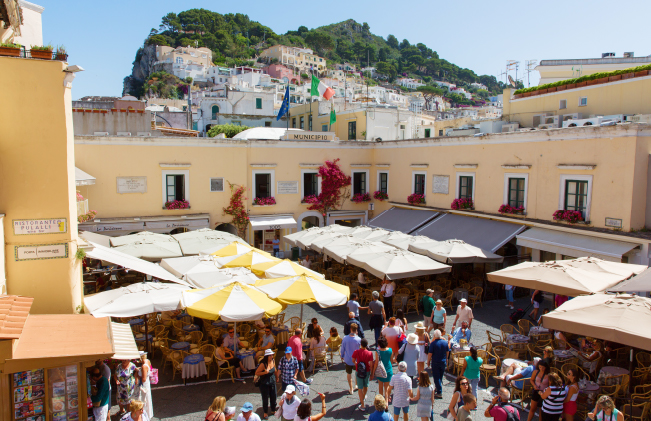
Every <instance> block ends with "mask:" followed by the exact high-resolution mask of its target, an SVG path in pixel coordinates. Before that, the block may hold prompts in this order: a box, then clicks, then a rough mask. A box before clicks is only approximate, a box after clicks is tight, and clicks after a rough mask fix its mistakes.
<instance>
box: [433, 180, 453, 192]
mask: <svg viewBox="0 0 651 421" xmlns="http://www.w3.org/2000/svg"><path fill="white" fill-rule="evenodd" d="M449 185H450V176H449V175H434V176H432V193H440V194H448V190H449Z"/></svg>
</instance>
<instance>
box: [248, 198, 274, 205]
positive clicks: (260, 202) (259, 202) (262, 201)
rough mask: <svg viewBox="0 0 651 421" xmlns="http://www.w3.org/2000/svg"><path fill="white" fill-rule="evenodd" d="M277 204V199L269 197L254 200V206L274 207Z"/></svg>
mask: <svg viewBox="0 0 651 421" xmlns="http://www.w3.org/2000/svg"><path fill="white" fill-rule="evenodd" d="M275 204H276V198H275V197H273V196H269V197H256V198H255V199H253V206H272V205H275Z"/></svg>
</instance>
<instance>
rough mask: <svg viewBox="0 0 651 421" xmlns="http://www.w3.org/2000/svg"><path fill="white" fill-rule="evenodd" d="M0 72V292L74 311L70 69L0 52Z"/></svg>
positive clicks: (78, 298)
mask: <svg viewBox="0 0 651 421" xmlns="http://www.w3.org/2000/svg"><path fill="white" fill-rule="evenodd" d="M0 74H3V75H11V76H10V78H11V83H5V84H4V86H3V91H2V101H0V127H2V130H0V144H1V145H2V153H1V154H0V179H1V180H2V184H0V198H1V200H0V213H2V214H4V218H2V221H3V230H4V257H5V259H6V261H5V272H6V284H5V285H4V286H3V288H2V291H0V292H2V293H9V294H15V295H24V296H28V297H34V304H33V307H32V311H33V313H73V312H79V311H80V310H81V303H82V297H83V290H82V283H81V260H79V259H77V257H76V253H77V250H78V237H77V231H78V230H77V206H76V203H75V166H74V137H73V130H72V101H71V92H70V91H71V89H70V88H71V81H72V79H73V77H74V76H73V73H71V72H68V71H67V63H64V62H61V61H49V60H34V59H21V58H10V57H0Z"/></svg>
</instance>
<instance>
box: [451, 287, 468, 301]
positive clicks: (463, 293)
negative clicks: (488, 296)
mask: <svg viewBox="0 0 651 421" xmlns="http://www.w3.org/2000/svg"><path fill="white" fill-rule="evenodd" d="M454 297H455V298H456V299H457V300H461V299H462V298H465V299H466V300H467V299H468V290H467V289H465V288H455V289H454Z"/></svg>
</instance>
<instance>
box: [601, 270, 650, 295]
mask: <svg viewBox="0 0 651 421" xmlns="http://www.w3.org/2000/svg"><path fill="white" fill-rule="evenodd" d="M608 290H609V291H614V292H649V291H651V269H648V268H647V269H646V270H645V271H644V272H642V273H640V274H639V275H636V276H634V277H632V278H630V279H627V280H626V281H624V282H620V283H619V284H617V285H615V286H614V287H612V288H609V289H608Z"/></svg>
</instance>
